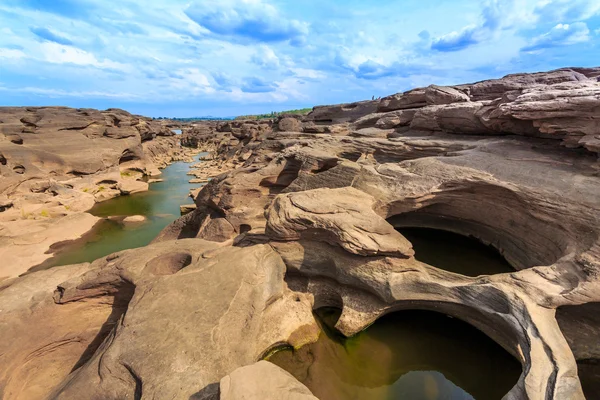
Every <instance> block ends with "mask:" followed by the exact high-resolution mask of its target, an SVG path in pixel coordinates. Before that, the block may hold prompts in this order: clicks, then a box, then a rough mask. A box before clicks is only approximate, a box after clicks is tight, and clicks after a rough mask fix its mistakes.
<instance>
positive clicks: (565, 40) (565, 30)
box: [523, 22, 590, 51]
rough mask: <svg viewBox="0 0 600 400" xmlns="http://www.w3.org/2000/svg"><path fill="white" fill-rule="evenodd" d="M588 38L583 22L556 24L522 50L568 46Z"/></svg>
mask: <svg viewBox="0 0 600 400" xmlns="http://www.w3.org/2000/svg"><path fill="white" fill-rule="evenodd" d="M589 40H590V30H589V29H588V27H587V25H586V24H585V22H576V23H574V24H558V25H556V26H555V27H554V28H552V29H551V30H550V31H549V32H547V33H545V34H543V35H540V36H538V37H536V38H534V39H533V40H532V41H531V43H530V44H529V45H528V46H526V47H524V48H523V51H537V50H543V49H547V48H551V47H559V46H568V45H572V44H577V43H582V42H587V41H589Z"/></svg>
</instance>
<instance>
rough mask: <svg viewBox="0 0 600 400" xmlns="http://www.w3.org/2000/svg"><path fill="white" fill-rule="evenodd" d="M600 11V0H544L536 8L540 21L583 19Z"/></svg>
mask: <svg viewBox="0 0 600 400" xmlns="http://www.w3.org/2000/svg"><path fill="white" fill-rule="evenodd" d="M598 13H600V1H598V0H542V1H540V2H538V4H537V6H536V8H535V14H536V15H538V16H539V18H540V22H553V21H567V22H570V21H583V20H586V19H588V18H591V17H593V16H594V15H596V14H598Z"/></svg>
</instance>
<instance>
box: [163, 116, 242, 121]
mask: <svg viewBox="0 0 600 400" xmlns="http://www.w3.org/2000/svg"><path fill="white" fill-rule="evenodd" d="M152 119H156V120H163V119H164V120H170V121H179V122H196V121H231V120H233V118H231V117H230V118H227V117H225V118H219V117H191V118H167V117H158V118H152Z"/></svg>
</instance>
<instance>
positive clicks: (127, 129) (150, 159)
mask: <svg viewBox="0 0 600 400" xmlns="http://www.w3.org/2000/svg"><path fill="white" fill-rule="evenodd" d="M173 135H174V133H173V132H172V131H171V130H170V129H168V128H166V127H165V126H163V125H162V124H161V123H159V122H157V121H153V120H151V119H148V118H145V117H140V116H135V115H131V114H129V113H128V112H126V111H123V110H119V109H109V110H106V111H98V110H92V109H72V108H66V107H27V108H25V107H2V108H0V175H1V178H0V199H2V200H1V203H0V205H1V206H2V207H1V208H0V209H1V210H2V212H1V214H0V242H1V244H0V257H2V259H3V260H4V262H3V264H2V266H1V267H0V279H2V278H6V277H9V276H16V275H18V274H20V273H23V272H25V271H26V270H27V269H28V268H29V267H32V266H34V265H37V264H39V263H41V262H42V261H44V259H46V258H48V257H50V255H49V254H44V253H45V252H46V251H47V250H48V249H49V247H50V246H51V245H52V244H54V243H57V242H60V241H66V240H73V239H76V238H78V237H80V236H81V235H82V234H83V233H85V232H87V231H88V230H89V229H90V228H91V227H92V226H93V225H94V224H95V223H96V221H97V218H94V217H92V216H91V215H89V214H84V212H85V211H87V210H89V209H90V208H91V207H92V206H93V205H94V204H95V203H96V202H99V201H103V200H107V199H110V198H113V197H116V196H119V195H122V194H124V195H126V194H130V193H136V192H140V191H145V190H148V184H147V183H146V182H143V181H140V180H139V178H141V177H142V176H143V175H147V176H151V175H159V174H160V171H159V169H158V168H163V167H164V166H166V165H167V164H168V163H170V162H171V161H174V160H179V159H182V158H186V157H188V156H187V155H186V152H184V151H183V150H182V148H181V146H180V145H179V141H178V139H177V138H175V137H174V136H173Z"/></svg>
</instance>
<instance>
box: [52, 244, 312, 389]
mask: <svg viewBox="0 0 600 400" xmlns="http://www.w3.org/2000/svg"><path fill="white" fill-rule="evenodd" d="M212 246H213V245H211V244H209V243H208V242H204V241H201V240H189V239H188V240H180V241H178V242H165V243H158V244H155V245H152V246H149V247H147V248H144V249H138V250H131V251H128V252H125V253H120V254H119V255H118V256H116V257H115V256H113V257H112V258H111V261H104V262H97V263H96V264H95V265H94V266H95V268H94V269H92V270H90V272H88V273H87V274H86V275H83V276H81V277H78V278H75V279H73V280H71V281H67V282H65V283H62V284H60V289H59V290H58V291H57V292H56V294H55V299H56V302H57V304H58V305H57V306H60V305H67V304H71V303H75V304H77V303H85V302H86V301H87V299H90V298H97V297H98V296H99V295H101V294H102V293H106V292H107V291H112V290H114V289H113V288H115V287H118V286H119V285H121V284H122V282H127V281H129V280H131V281H132V284H133V285H134V286H135V293H134V295H133V297H132V298H131V301H130V302H129V307H128V311H127V313H126V315H125V317H124V319H123V320H122V321H121V324H120V326H119V328H118V329H116V330H114V331H113V332H112V336H111V339H110V341H108V342H105V344H104V345H103V346H102V347H101V348H100V349H99V350H98V351H97V352H96V353H95V355H94V357H93V358H92V359H91V360H90V361H89V362H88V363H87V364H86V365H85V366H83V367H82V368H81V369H80V370H78V371H76V372H75V373H73V374H72V376H71V377H70V379H69V380H68V381H66V383H65V384H64V385H63V386H62V387H60V388H57V390H56V392H55V394H54V396H55V398H57V399H75V398H80V397H81V394H82V393H86V395H87V396H89V397H90V398H104V399H122V398H127V397H133V396H134V395H136V393H138V394H140V393H143V395H144V396H154V397H156V398H173V399H185V400H187V399H189V398H190V397H191V396H194V395H196V396H200V395H208V394H210V391H211V390H213V389H212V388H213V387H214V386H216V385H214V384H218V382H219V381H220V379H221V378H223V377H224V376H225V375H227V374H229V373H231V372H233V371H234V370H236V369H237V368H239V367H241V366H244V365H248V364H251V363H253V362H255V360H256V359H258V358H260V357H261V355H262V354H263V353H264V352H266V351H268V350H269V348H270V347H271V346H273V345H274V344H276V343H282V342H289V343H292V344H293V345H301V344H303V343H307V341H311V340H312V341H314V340H316V335H317V334H318V328H317V326H316V323H315V321H314V319H313V316H312V307H311V303H310V297H309V296H305V295H302V294H294V293H292V292H291V291H290V290H289V289H287V286H286V284H285V283H284V281H283V275H284V271H285V269H284V265H283V263H282V261H281V258H279V256H278V255H277V253H275V252H274V251H273V250H272V249H271V248H270V247H268V246H254V247H251V248H246V249H234V248H229V249H226V250H227V251H217V252H216V253H213V254H212V256H211V257H210V258H198V256H199V255H200V254H202V253H204V252H206V250H209V249H210V248H211V247H212ZM173 252H177V253H178V254H181V253H187V254H189V255H190V257H189V258H188V260H189V261H188V263H191V264H189V265H185V264H186V263H184V264H182V263H181V262H180V259H181V257H176V258H173V260H174V262H176V264H177V266H178V268H181V266H182V265H183V269H179V270H177V271H175V270H172V271H171V274H170V275H168V274H165V272H164V270H162V269H161V270H160V271H157V270H156V269H155V267H156V266H162V267H161V268H164V264H165V262H166V260H167V258H162V259H161V260H162V261H161V262H159V263H153V262H152V261H153V260H155V259H156V258H157V257H165V256H166V255H168V254H170V253H173ZM169 259H170V258H169ZM117 265H118V268H117V267H116V266H117ZM152 316H160V317H158V318H156V317H152ZM157 335H159V336H157ZM148 346H151V347H152V352H148V351H147V349H148Z"/></svg>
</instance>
